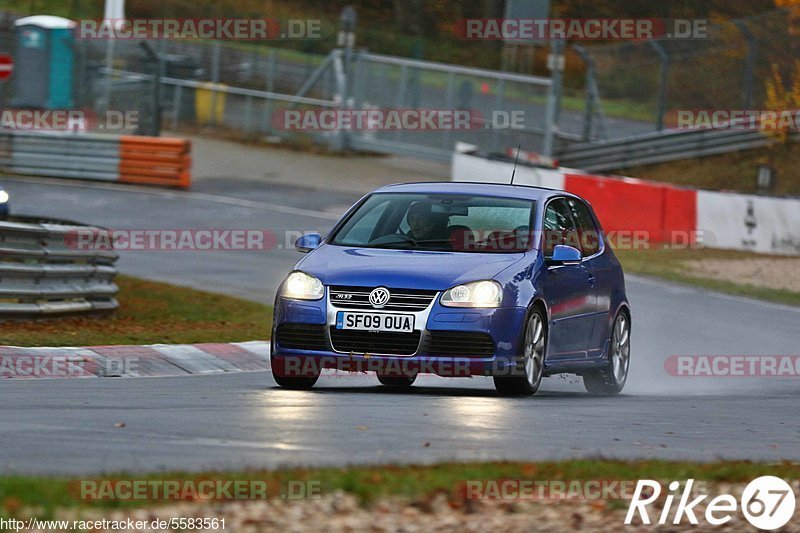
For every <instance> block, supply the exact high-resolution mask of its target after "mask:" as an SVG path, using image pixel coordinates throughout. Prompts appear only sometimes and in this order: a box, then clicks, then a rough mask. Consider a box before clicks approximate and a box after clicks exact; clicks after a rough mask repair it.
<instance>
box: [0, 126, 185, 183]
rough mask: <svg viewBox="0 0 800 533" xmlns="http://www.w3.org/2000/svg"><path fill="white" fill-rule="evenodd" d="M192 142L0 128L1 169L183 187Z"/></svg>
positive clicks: (60, 176) (42, 174)
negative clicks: (1, 129) (2, 129)
mask: <svg viewBox="0 0 800 533" xmlns="http://www.w3.org/2000/svg"><path fill="white" fill-rule="evenodd" d="M190 153H191V143H190V142H189V141H187V140H185V139H172V138H167V137H146V136H140V135H101V134H92V133H72V132H64V131H52V132H43V131H16V130H9V131H0V170H4V171H6V172H10V173H14V174H25V175H32V176H46V177H55V178H77V179H88V180H100V181H114V182H120V183H137V184H142V185H158V186H166V187H180V188H184V189H187V188H189V186H190V185H191V167H192V158H191V155H190Z"/></svg>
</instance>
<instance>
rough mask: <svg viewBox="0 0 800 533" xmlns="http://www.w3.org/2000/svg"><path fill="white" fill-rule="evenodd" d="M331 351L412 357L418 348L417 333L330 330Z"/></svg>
mask: <svg viewBox="0 0 800 533" xmlns="http://www.w3.org/2000/svg"><path fill="white" fill-rule="evenodd" d="M331 343H332V344H333V349H334V350H336V351H337V352H344V353H351V352H352V353H359V354H361V353H368V354H375V355H377V354H383V355H414V353H415V352H416V351H417V347H418V346H419V331H414V332H412V333H389V332H380V333H378V332H374V331H358V330H353V329H336V328H335V327H332V328H331Z"/></svg>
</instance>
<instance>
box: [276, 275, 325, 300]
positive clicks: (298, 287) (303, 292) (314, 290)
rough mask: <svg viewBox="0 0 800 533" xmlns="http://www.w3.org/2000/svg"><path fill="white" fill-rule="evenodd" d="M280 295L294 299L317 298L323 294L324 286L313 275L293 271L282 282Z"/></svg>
mask: <svg viewBox="0 0 800 533" xmlns="http://www.w3.org/2000/svg"><path fill="white" fill-rule="evenodd" d="M281 295H282V296H283V297H284V298H292V299H295V300H319V299H320V298H322V297H323V296H324V295H325V287H324V285H322V282H321V281H320V280H318V279H317V278H315V277H314V276H309V275H308V274H306V273H305V272H300V271H295V272H292V273H291V274H289V277H287V278H286V281H284V282H283V291H282V292H281Z"/></svg>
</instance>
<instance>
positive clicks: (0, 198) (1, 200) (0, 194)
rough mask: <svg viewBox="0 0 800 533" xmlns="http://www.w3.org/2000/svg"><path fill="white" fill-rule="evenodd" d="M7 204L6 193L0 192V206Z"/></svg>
mask: <svg viewBox="0 0 800 533" xmlns="http://www.w3.org/2000/svg"><path fill="white" fill-rule="evenodd" d="M6 202H8V193H7V192H6V191H0V204H4V203H6Z"/></svg>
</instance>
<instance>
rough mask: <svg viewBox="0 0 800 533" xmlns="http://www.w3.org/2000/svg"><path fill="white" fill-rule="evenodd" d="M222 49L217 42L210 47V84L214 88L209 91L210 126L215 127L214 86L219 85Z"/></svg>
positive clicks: (215, 96)
mask: <svg viewBox="0 0 800 533" xmlns="http://www.w3.org/2000/svg"><path fill="white" fill-rule="evenodd" d="M221 52H222V48H221V45H220V43H219V41H214V42H213V43H212V45H211V82H212V83H213V84H214V87H213V88H212V89H211V124H212V125H214V126H216V125H217V90H216V84H217V83H219V67H220V65H219V64H220V61H221Z"/></svg>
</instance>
